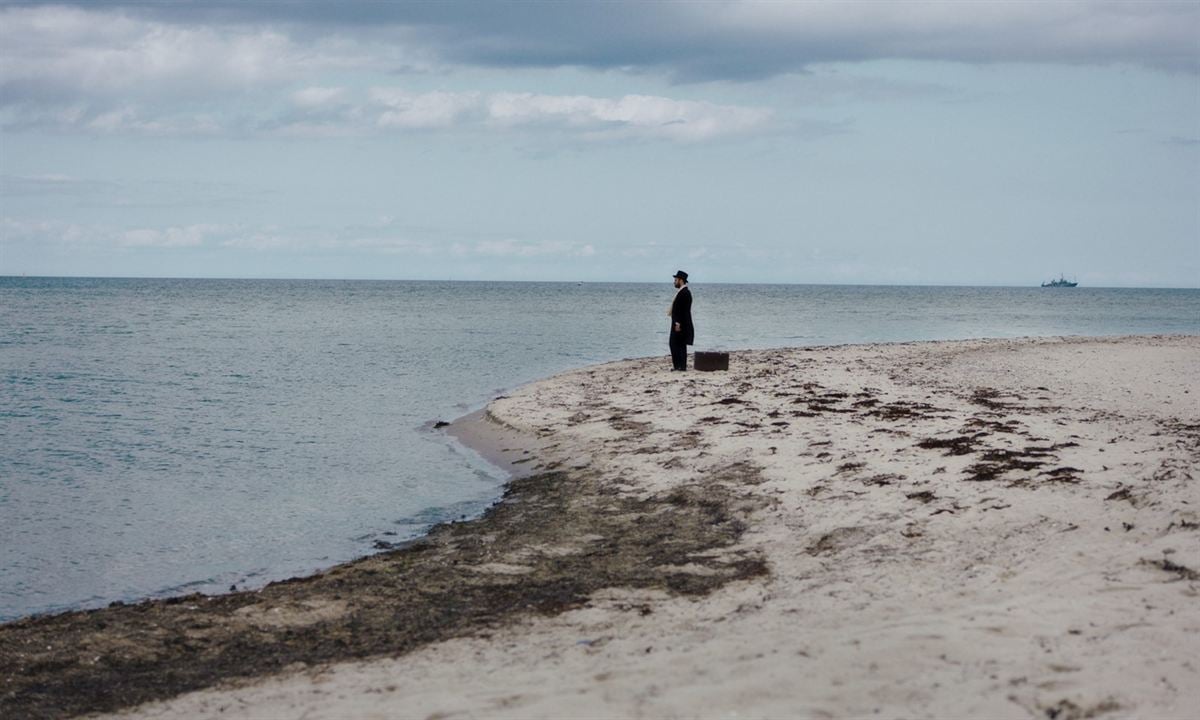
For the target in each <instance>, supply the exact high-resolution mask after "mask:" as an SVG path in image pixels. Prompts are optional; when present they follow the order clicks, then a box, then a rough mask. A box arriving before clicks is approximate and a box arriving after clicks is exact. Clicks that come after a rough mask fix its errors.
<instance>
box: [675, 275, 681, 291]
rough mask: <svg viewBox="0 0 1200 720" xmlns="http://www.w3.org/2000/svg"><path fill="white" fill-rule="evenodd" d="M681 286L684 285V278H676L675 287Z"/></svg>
mask: <svg viewBox="0 0 1200 720" xmlns="http://www.w3.org/2000/svg"><path fill="white" fill-rule="evenodd" d="M681 287H683V280H681V279H679V278H675V288H676V289H679V288H681Z"/></svg>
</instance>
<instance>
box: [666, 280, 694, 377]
mask: <svg viewBox="0 0 1200 720" xmlns="http://www.w3.org/2000/svg"><path fill="white" fill-rule="evenodd" d="M687 279H688V274H687V273H685V272H684V271H682V270H680V271H679V272H677V273H675V288H676V289H675V300H674V301H673V302H672V303H671V311H670V312H669V313H668V314H669V315H670V316H671V338H670V342H669V345H670V346H671V365H672V368H671V369H672V370H687V346H688V345H694V344H695V342H696V328H695V327H693V326H692V291H691V290H689V289H688V284H687Z"/></svg>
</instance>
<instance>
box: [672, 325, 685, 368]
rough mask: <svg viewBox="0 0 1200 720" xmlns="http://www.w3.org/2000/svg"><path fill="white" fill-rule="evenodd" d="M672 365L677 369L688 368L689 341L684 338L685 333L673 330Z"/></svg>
mask: <svg viewBox="0 0 1200 720" xmlns="http://www.w3.org/2000/svg"><path fill="white" fill-rule="evenodd" d="M670 345H671V365H672V366H673V367H674V368H675V369H676V370H687V343H685V342H684V340H683V333H677V332H675V331H671V341H670Z"/></svg>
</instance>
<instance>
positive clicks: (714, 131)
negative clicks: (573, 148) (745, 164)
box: [487, 93, 771, 142]
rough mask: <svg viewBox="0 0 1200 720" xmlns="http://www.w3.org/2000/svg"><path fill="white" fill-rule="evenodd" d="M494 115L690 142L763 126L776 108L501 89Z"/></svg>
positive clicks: (506, 120) (595, 134)
mask: <svg viewBox="0 0 1200 720" xmlns="http://www.w3.org/2000/svg"><path fill="white" fill-rule="evenodd" d="M487 109H488V117H489V119H490V120H491V121H492V122H494V123H498V124H501V125H510V126H519V125H534V124H543V123H549V124H554V125H559V126H562V127H566V128H575V129H582V130H584V131H585V132H586V136H587V137H591V138H626V137H650V138H665V139H670V140H679V141H684V142H689V141H697V140H707V139H710V138H713V137H717V136H720V135H730V134H736V133H741V132H747V131H751V130H757V129H761V128H763V127H764V126H766V125H767V123H768V122H769V120H770V118H771V112H770V111H769V110H766V109H762V108H750V107H737V106H731V105H717V104H713V103H707V102H696V101H691V100H674V99H671V98H666V97H657V96H649V95H626V96H624V97H620V98H595V97H588V96H582V95H537V94H532V93H497V94H495V95H492V96H491V97H490V98H489V99H488V108H487Z"/></svg>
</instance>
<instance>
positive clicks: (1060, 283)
mask: <svg viewBox="0 0 1200 720" xmlns="http://www.w3.org/2000/svg"><path fill="white" fill-rule="evenodd" d="M1078 284H1079V283H1077V282H1071V281H1070V280H1068V279H1066V278H1065V277H1063V276H1062V275H1059V276H1058V279H1057V280H1051V281H1050V282H1044V283H1042V287H1075V286H1077V285H1078Z"/></svg>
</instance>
